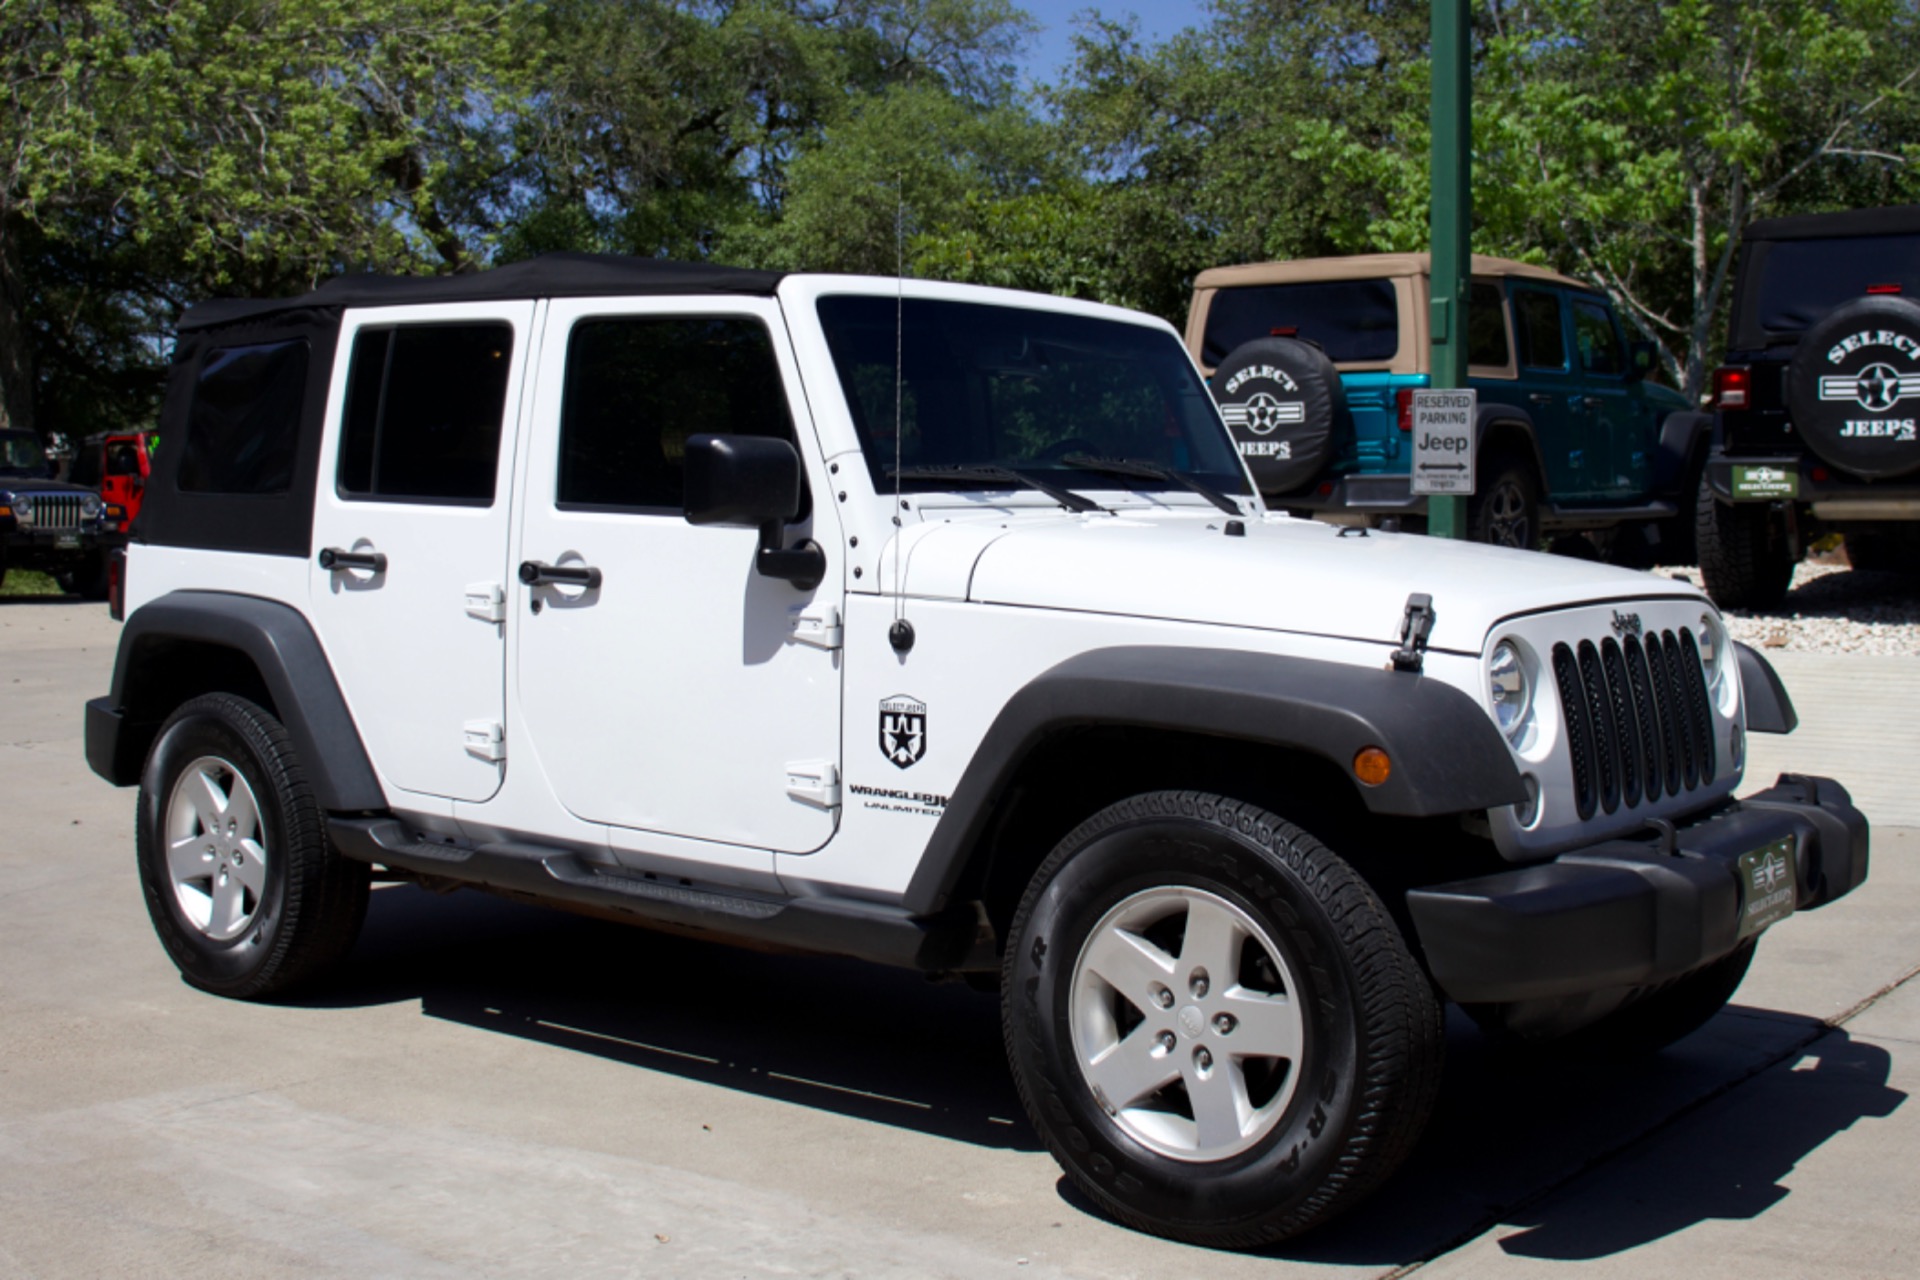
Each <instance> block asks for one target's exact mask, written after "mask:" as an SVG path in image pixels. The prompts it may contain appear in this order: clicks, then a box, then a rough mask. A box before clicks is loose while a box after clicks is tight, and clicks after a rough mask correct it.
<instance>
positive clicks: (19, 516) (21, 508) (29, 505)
mask: <svg viewBox="0 0 1920 1280" xmlns="http://www.w3.org/2000/svg"><path fill="white" fill-rule="evenodd" d="M13 515H14V519H16V520H31V519H33V499H32V498H31V497H29V496H28V495H26V494H24V493H23V494H21V495H20V496H19V497H17V498H15V499H14V500H13Z"/></svg>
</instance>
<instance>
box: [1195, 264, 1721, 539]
mask: <svg viewBox="0 0 1920 1280" xmlns="http://www.w3.org/2000/svg"><path fill="white" fill-rule="evenodd" d="M1472 270H1473V280H1472V286H1471V289H1470V292H1469V296H1468V300H1467V330H1468V334H1467V345H1468V378H1469V381H1468V385H1469V386H1471V387H1473V388H1474V389H1475V390H1476V391H1478V392H1479V409H1478V415H1477V420H1476V422H1475V458H1476V491H1475V493H1474V496H1473V497H1472V498H1471V499H1469V501H1468V505H1467V520H1468V531H1469V536H1471V537H1473V538H1475V539H1478V540H1480V541H1483V542H1494V543H1500V544H1503V545H1506V546H1514V547H1529V548H1530V547H1535V546H1538V545H1540V543H1541V542H1542V540H1543V539H1544V538H1548V537H1555V536H1558V535H1564V534H1575V533H1582V532H1590V533H1594V534H1595V535H1596V537H1595V539H1594V540H1595V541H1597V542H1599V543H1601V544H1602V545H1603V546H1611V547H1614V548H1617V549H1618V551H1619V552H1620V554H1621V555H1622V557H1623V558H1636V557H1639V558H1651V557H1652V556H1655V555H1657V556H1658V558H1659V559H1661V560H1664V561H1666V562H1669V563H1688V562H1690V558H1691V555H1692V542H1691V532H1692V514H1693V495H1694V492H1695V490H1696V489H1697V487H1698V485H1699V483H1700V468H1701V464H1702V460H1703V459H1704V457H1705V453H1706V447H1707V443H1708V435H1709V428H1710V426H1711V420H1710V418H1709V417H1708V416H1707V415H1705V414H1702V413H1698V412H1695V411H1694V410H1693V407H1692V406H1691V405H1689V404H1688V403H1687V400H1686V398H1685V397H1683V396H1682V395H1681V394H1680V393H1679V392H1677V391H1674V390H1672V389H1670V388H1668V387H1664V386H1660V385H1658V384H1656V383H1654V382H1651V381H1649V380H1648V378H1647V375H1648V373H1649V372H1650V371H1651V370H1652V368H1653V361H1654V356H1653V347H1652V344H1651V343H1640V342H1629V341H1628V340H1627V338H1626V335H1625V333H1624V331H1623V329H1622V327H1621V324H1620V319H1619V317H1618V316H1617V315H1616V314H1615V312H1614V308H1613V305H1612V303H1611V302H1609V301H1608V299H1607V297H1606V295H1604V294H1602V293H1600V292H1599V291H1597V290H1595V289H1593V288H1591V287H1589V286H1587V285H1584V284H1582V283H1581V282H1579V281H1578V280H1573V279H1570V278H1568V277H1567V276H1563V275H1559V274H1558V273H1556V272H1552V271H1547V270H1544V269H1542V268H1540V267H1531V266H1527V265H1525V264H1524V263H1519V262H1511V261H1508V260H1506V259H1504V258H1487V257H1479V256H1476V257H1475V258H1474V259H1473V268H1472ZM1428 274H1429V267H1428V258H1427V255H1426V254H1412V253H1404V254H1371V255H1364V256H1357V257H1347V258H1317V259H1303V260H1299V261H1294V262H1266V263H1255V264H1251V265H1247V266H1237V267H1218V268H1215V269H1213V270H1211V271H1205V272H1202V273H1201V274H1200V276H1199V278H1198V279H1197V280H1196V281H1195V286H1194V295H1193V303H1192V307H1191V309H1190V311H1189V313H1188V317H1187V345H1188V348H1189V349H1190V350H1191V351H1192V352H1193V355H1194V358H1195V359H1196V360H1197V361H1199V363H1200V365H1201V367H1202V368H1203V369H1204V370H1205V371H1206V372H1207V374H1208V377H1209V384H1210V385H1211V386H1212V388H1213V393H1214V397H1215V398H1216V399H1217V400H1218V401H1219V402H1220V407H1221V412H1222V414H1223V415H1224V416H1225V418H1226V420H1227V426H1228V427H1229V429H1230V430H1231V431H1232V432H1233V435H1234V439H1235V441H1236V443H1237V444H1238V445H1239V447H1240V451H1241V454H1242V456H1243V457H1245V458H1246V460H1247V464H1248V467H1249V469H1250V470H1251V471H1252V472H1253V476H1254V479H1255V481H1256V482H1258V483H1259V485H1260V487H1261V490H1262V491H1263V492H1264V493H1265V494H1266V496H1267V501H1268V504H1269V505H1271V506H1276V507H1281V508H1284V509H1287V510H1289V511H1292V512H1295V513H1296V514H1311V515H1314V516H1318V517H1321V518H1323V519H1327V520H1332V521H1335V522H1338V523H1346V524H1372V525H1382V524H1384V525H1386V526H1387V527H1404V528H1409V529H1417V528H1421V527H1424V523H1425V519H1426V499H1425V498H1424V497H1422V496H1419V495H1416V494H1414V493H1413V492H1412V491H1411V481H1410V479H1409V468H1410V464H1411V461H1412V452H1413V450H1412V427H1413V394H1412V393H1413V390H1414V389H1415V388H1416V387H1424V386H1426V385H1427V384H1428V382H1429V377H1428V360H1429V352H1430V340H1429V330H1428V316H1429V308H1428V299H1429V289H1428ZM1621 535H1626V536H1624V537H1623V536H1621Z"/></svg>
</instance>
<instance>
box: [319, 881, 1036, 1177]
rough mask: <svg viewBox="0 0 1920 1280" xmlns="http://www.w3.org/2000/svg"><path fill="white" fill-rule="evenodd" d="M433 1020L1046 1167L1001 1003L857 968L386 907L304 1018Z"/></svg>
mask: <svg viewBox="0 0 1920 1280" xmlns="http://www.w3.org/2000/svg"><path fill="white" fill-rule="evenodd" d="M406 1000H418V1001H419V1002H420V1007H421V1011H422V1012H423V1013H425V1014H426V1015H427V1016H428V1017H433V1018H444V1019H446V1020H448V1021H451V1022H458V1023H463V1024H465V1025H468V1026H472V1027H476V1028H481V1029H484V1030H488V1031H495V1032H499V1033H502V1034H505V1035H512V1036H518V1037H520V1038H522V1039H526V1040H534V1041H538V1042H540V1043H542V1044H550V1045H553V1046H555V1047H557V1048H561V1049H567V1050H571V1051H574V1052H578V1053H591V1054H594V1055H596V1056H598V1057H602V1058H606V1059H609V1060H611V1061H615V1062H623V1063H627V1064H629V1065H631V1066H636V1067H643V1068H646V1069H647V1070H650V1071H664V1072H668V1073H670V1074H673V1075H677V1076H681V1077H684V1078H687V1079H690V1080H697V1081H700V1082H702V1083H706V1084H713V1085H718V1086H720V1087H722V1088H727V1089H738V1090H744V1091H746V1092H749V1093H753V1094H757V1095H760V1096H763V1097H768V1098H775V1099H779V1100H782V1101H786V1102H792V1103H797V1104H800V1105H802V1106H809V1107H816V1108H819V1109H822V1110H826V1111H832V1112H836V1113H839V1114H843V1115H847V1116H853V1117H857V1118H859V1119H863V1120H871V1121H877V1122H879V1123H882V1124H890V1125H897V1126H900V1127H903V1128H907V1129H913V1130H918V1131H920V1132H924V1133H928V1134H931V1135H934V1136H936V1137H941V1138H948V1139H952V1140H954V1141H959V1142H968V1143H973V1144H976V1145H980V1146H987V1147H995V1148H1007V1149H1012V1150H1018V1151H1038V1150H1040V1145H1039V1141H1038V1139H1037V1138H1036V1137H1035V1136H1034V1133H1033V1130H1032V1129H1031V1127H1030V1126H1029V1125H1028V1124H1027V1121H1026V1117H1025V1115H1024V1113H1023V1112H1022V1111H1021V1109H1020V1099H1019V1096H1018V1094H1017V1093H1016V1092H1015V1091H1014V1087H1013V1081H1012V1079H1011V1077H1009V1075H1008V1074H1007V1070H1006V1061H1005V1058H1004V1057H1003V1055H1002V1051H1001V1047H1000V1046H1001V1042H1000V1015H999V1005H998V1002H997V1001H996V1000H995V999H994V998H993V997H992V996H990V995H984V994H982V993H980V992H977V991H974V990H973V989H971V988H969V987H967V986H966V985H964V984H962V983H958V982H938V983H936V982H930V981H929V980H928V979H926V978H925V977H923V976H921V975H919V974H917V973H910V972H906V971H904V970H896V969H887V968H884V967H881V966H878V965H873V964H867V963H864V962H861V961H856V960H843V959H836V958H832V957H821V956H812V955H796V954H785V953H776V952H762V951H752V950H744V949H742V948H739V947H736V946H730V945H724V944H719V943H712V942H705V941H700V940H697V939H694V938H690V937H673V936H668V935H665V934H658V933H653V932H650V931H648V930H644V929H636V928H633V927H631V926H628V925H622V924H616V923H611V922H606V921H601V920H595V919H589V918H587V917H583V916H577V915H572V914H570V913H566V912H561V911H555V910H549V909H546V908H541V907H532V906H523V905H521V904H518V903H514V902H508V901H504V900H502V899H497V898H492V897H489V896H487V895H485V894H480V893H456V894H452V895H449V896H447V897H436V896H434V895H432V894H429V893H427V892H425V891H424V890H420V889H416V888H411V887H406V886H398V885H395V886H389V887H385V888H382V889H380V890H378V891H376V892H375V893H374V895H373V902H372V905H371V907H370V908H369V912H368V918H367V926H366V929H365V930H364V932H363V933H362V935H361V940H360V943H359V945H358V946H357V947H356V948H355V950H354V953H353V956H352V958H351V959H350V961H349V962H348V965H347V966H346V968H345V969H344V970H343V971H342V972H341V973H340V974H339V975H338V976H337V977H336V978H335V979H333V980H331V981H329V982H328V984H327V986H326V988H325V990H324V991H322V992H319V993H317V994H316V995H314V996H310V997H308V998H306V999H304V1000H302V1001H299V1003H302V1004H307V1005H318V1006H362V1005H370V1004H387V1003H393V1002H396V1001H406Z"/></svg>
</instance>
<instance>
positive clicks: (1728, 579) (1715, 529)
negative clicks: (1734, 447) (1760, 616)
mask: <svg viewBox="0 0 1920 1280" xmlns="http://www.w3.org/2000/svg"><path fill="white" fill-rule="evenodd" d="M1695 520H1696V523H1695V526H1694V533H1695V542H1696V543H1697V545H1698V548H1699V552H1700V576H1701V577H1702V578H1704V579H1705V580H1706V584H1707V595H1708V596H1709V597H1711V598H1712V600H1713V602H1714V603H1715V604H1717V605H1719V606H1720V607H1721V608H1722V609H1763V610H1764V609H1774V608H1777V607H1779V605H1780V602H1781V601H1783V600H1785V599H1786V596H1787V588H1788V587H1789V586H1790V585H1792V583H1793V566H1794V561H1795V556H1794V554H1793V547H1792V544H1791V542H1790V541H1789V539H1788V537H1787V529H1786V521H1785V519H1784V518H1783V517H1782V515H1781V514H1780V513H1779V512H1777V511H1775V510H1774V509H1773V506H1772V504H1770V503H1759V502H1755V503H1741V502H1722V501H1720V500H1719V499H1718V498H1716V497H1714V495H1713V486H1712V485H1711V484H1709V483H1708V482H1707V481H1706V480H1705V479H1702V480H1701V482H1700V499H1699V506H1698V508H1697V510H1696V512H1695Z"/></svg>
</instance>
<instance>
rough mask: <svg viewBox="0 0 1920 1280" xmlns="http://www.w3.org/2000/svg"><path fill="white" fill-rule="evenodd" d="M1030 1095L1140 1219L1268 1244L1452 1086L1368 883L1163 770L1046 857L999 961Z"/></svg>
mask: <svg viewBox="0 0 1920 1280" xmlns="http://www.w3.org/2000/svg"><path fill="white" fill-rule="evenodd" d="M1001 991H1002V993H1003V996H1002V999H1003V1002H1004V1003H1003V1006H1002V1018H1003V1021H1004V1025H1005V1029H1006V1038H1007V1051H1008V1056H1009V1059H1010V1061H1011V1063H1012V1066H1013V1074H1014V1081H1015V1084H1016V1085H1017V1086H1018V1087H1019V1090H1020V1096H1021V1099H1022V1101H1023V1102H1024V1103H1025V1104H1026V1108H1027V1114H1028V1116H1029V1117H1031V1119H1032V1120H1033V1124H1034V1127H1035V1129H1037V1130H1038V1131H1039V1133H1040V1136H1041V1138H1042V1139H1043V1140H1044V1141H1045V1142H1046V1144H1047V1147H1048V1149H1049V1150H1050V1151H1051V1152H1052V1153H1053V1155H1054V1157H1055V1158H1056V1159H1057V1160H1059V1162H1060V1164H1061V1167H1062V1168H1064V1169H1065V1170H1066V1171H1067V1174H1068V1176H1069V1177H1070V1178H1072V1179H1073V1181H1074V1183H1075V1184H1076V1185H1077V1186H1078V1187H1079V1188H1080V1189H1081V1190H1082V1191H1083V1192H1085V1193H1086V1194H1087V1195H1088V1196H1090V1197H1091V1198H1092V1199H1093V1200H1094V1201H1095V1202H1097V1203H1098V1204H1100V1205H1101V1206H1102V1207H1103V1208H1104V1209H1106V1210H1107V1211H1108V1212H1109V1213H1111V1214H1113V1216H1114V1217H1116V1218H1118V1219H1119V1220H1121V1221H1122V1222H1125V1223H1128V1224H1129V1225H1132V1226H1135V1227H1139V1228H1141V1229H1143V1230H1147V1231H1153V1232H1157V1233H1160V1234H1162V1235H1168V1236H1173V1237H1175V1238H1178V1239H1182V1240H1189V1241H1192V1242H1194V1243H1197V1244H1208V1245H1215V1246H1224V1247H1249V1246H1253V1245H1259V1244H1263V1243H1269V1242H1272V1241H1274V1240H1279V1239H1282V1238H1284V1237H1286V1236H1289V1235H1294V1234H1296V1233H1298V1232H1301V1231H1304V1230H1306V1229H1307V1228H1308V1227H1310V1226H1312V1225H1314V1224H1315V1223H1317V1222H1321V1221H1323V1220H1325V1219H1326V1218H1328V1217H1330V1216H1332V1215H1333V1214H1335V1213H1338V1212H1340V1211H1341V1210H1342V1209H1344V1208H1346V1207H1347V1206H1348V1205H1350V1204H1351V1203H1353V1202H1354V1201H1355V1200H1357V1199H1358V1198H1359V1197H1360V1196H1362V1195H1364V1194H1365V1193H1366V1192H1367V1191H1369V1190H1371V1189H1372V1188H1373V1187H1374V1186H1376V1185H1378V1184H1379V1183H1380V1182H1381V1181H1383V1180H1384V1179H1385V1178H1386V1177H1387V1175H1388V1174H1390V1173H1391V1172H1392V1171H1393V1169H1394V1168H1396V1167H1397V1166H1398V1165H1399V1163H1400V1162H1401V1160H1403V1159H1404V1158H1405V1157H1406V1155H1407V1153H1408V1152H1409V1151H1410V1150H1411V1149H1412V1146H1413V1142H1414V1140H1415V1139H1416V1138H1417V1136H1418V1135H1419V1132H1420V1130H1421V1127H1422V1126H1423V1125H1424V1124H1425V1122H1426V1117H1427V1113H1428V1111H1429V1110H1430V1109H1431V1107H1432V1103H1433V1097H1434V1094H1435V1092H1436V1090H1437V1088H1438V1085H1439V1078H1440V1077H1439V1068H1440V1055H1441V1052H1442V1039H1441V1031H1440V1012H1439V1005H1438V1003H1437V1001H1436V999H1435V997H1434V994H1433V989H1432V987H1431V986H1430V985H1429V984H1428V982H1427V980H1426V977H1425V976H1424V975H1423V974H1422V973H1421V971H1420V969H1419V967H1418V965H1417V964H1416V963H1415V962H1414V960H1413V957H1412V956H1411V955H1410V954H1408V952H1407V949H1406V945H1405V943H1404V942H1403V941H1402V939H1401V936H1400V932H1399V930H1398V928H1397V927H1396V926H1395V925H1394V923H1393V920H1392V918H1391V917H1390V916H1389V915H1388V913H1387V910H1386V908H1385V907H1384V906H1383V905H1382V904H1381V902H1380V900H1379V898H1378V897H1376V896H1375V895H1374V893H1373V891H1372V889H1370V888H1369V887H1368V886H1367V884H1366V882H1365V881H1364V880H1362V879H1361V878H1360V876H1359V875H1358V874H1357V873H1355V872H1354V871H1353V869H1352V868H1351V867H1349V866H1348V865H1347V864H1346V863H1345V862H1343V861H1341V860H1340V859H1339V858H1338V857H1336V856H1334V854H1333V853H1332V852H1331V851H1329V850H1328V849H1327V848H1326V847H1325V846H1323V845H1322V844H1320V843H1319V841H1317V840H1315V839H1314V838H1313V836H1311V835H1309V834H1307V833H1306V832H1304V831H1301V830H1299V829H1298V828H1296V827H1293V826H1291V825H1289V824H1288V823H1287V822H1285V821H1284V820H1282V819H1281V818H1279V817H1277V816H1275V815H1274V814H1272V813H1270V812H1268V811H1266V810H1264V809H1261V808H1259V807H1257V806H1254V805H1250V804H1244V803H1241V802H1238V801H1234V800H1229V799H1226V798H1223V797H1221V796H1215V795H1207V794H1204V793H1200V792H1192V791H1181V792H1166V791H1162V792H1151V793H1148V794H1145V795H1138V796H1134V797H1132V798H1131V799H1128V800H1123V801H1121V802H1120V803H1118V804H1115V805H1111V806H1109V807H1108V808H1106V809H1104V810H1102V811H1101V812H1100V813H1098V814H1095V815H1094V816H1093V817H1092V818H1090V819H1089V820H1088V821H1087V822H1085V823H1083V824H1082V825H1081V826H1080V827H1079V828H1078V829H1077V830H1075V831H1074V832H1072V833H1071V834H1070V835H1068V836H1067V837H1066V838H1065V839H1064V840H1062V841H1061V842H1060V843H1059V845H1057V846H1056V847H1055V848H1054V850H1053V852H1052V853H1051V854H1049V855H1048V857H1047V858H1046V860H1045V861H1044V862H1042V863H1041V865H1040V867H1039V869H1038V870H1037V871H1036V872H1035V873H1034V876H1033V879H1032V881H1031V883H1030V884H1029V885H1028V887H1027V891H1026V894H1025V896H1024V897H1023V899H1022V900H1021V903H1020V906H1019V908H1018V910H1017V911H1016V912H1015V913H1014V917H1013V923H1012V927H1011V930H1010V933H1009V937H1008V942H1007V948H1006V954H1005V959H1004V962H1003V965H1002V971H1001Z"/></svg>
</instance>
